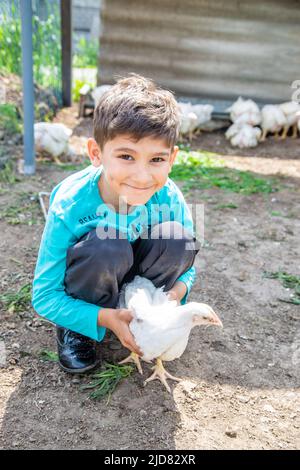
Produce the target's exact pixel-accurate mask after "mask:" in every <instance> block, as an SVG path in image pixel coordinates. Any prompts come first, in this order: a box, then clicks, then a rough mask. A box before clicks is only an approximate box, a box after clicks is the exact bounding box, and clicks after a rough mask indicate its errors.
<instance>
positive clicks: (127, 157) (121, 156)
mask: <svg viewBox="0 0 300 470" xmlns="http://www.w3.org/2000/svg"><path fill="white" fill-rule="evenodd" d="M119 158H122V159H123V160H128V159H129V158H132V156H131V155H119Z"/></svg>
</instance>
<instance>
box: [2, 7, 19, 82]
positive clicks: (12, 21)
mask: <svg viewBox="0 0 300 470" xmlns="http://www.w3.org/2000/svg"><path fill="white" fill-rule="evenodd" d="M0 45H1V46H0V70H6V71H7V72H10V73H15V74H17V75H21V21H20V17H19V15H18V8H17V6H16V3H15V2H14V1H13V2H11V16H7V15H5V14H2V15H0Z"/></svg>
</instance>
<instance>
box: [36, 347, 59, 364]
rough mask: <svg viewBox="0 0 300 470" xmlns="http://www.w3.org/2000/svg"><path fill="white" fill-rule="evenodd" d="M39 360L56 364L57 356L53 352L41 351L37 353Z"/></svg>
mask: <svg viewBox="0 0 300 470" xmlns="http://www.w3.org/2000/svg"><path fill="white" fill-rule="evenodd" d="M39 358H40V359H41V360H42V361H45V362H57V361H58V354H57V353H56V352H53V351H48V350H47V349H43V350H42V351H40V353H39Z"/></svg>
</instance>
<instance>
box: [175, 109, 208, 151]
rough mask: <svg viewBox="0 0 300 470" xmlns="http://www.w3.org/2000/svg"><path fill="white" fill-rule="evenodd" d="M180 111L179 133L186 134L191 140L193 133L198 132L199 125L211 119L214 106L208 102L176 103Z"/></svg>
mask: <svg viewBox="0 0 300 470" xmlns="http://www.w3.org/2000/svg"><path fill="white" fill-rule="evenodd" d="M178 106H179V109H180V113H181V123H180V135H181V136H184V135H188V137H189V141H190V142H191V140H192V138H193V134H194V133H195V134H199V133H200V130H201V126H202V125H203V124H206V123H207V122H209V121H210V120H211V115H212V112H213V110H214V107H213V106H212V105H210V104H195V105H193V104H192V103H182V102H179V103H178Z"/></svg>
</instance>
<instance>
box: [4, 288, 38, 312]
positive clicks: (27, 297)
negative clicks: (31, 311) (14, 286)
mask: <svg viewBox="0 0 300 470" xmlns="http://www.w3.org/2000/svg"><path fill="white" fill-rule="evenodd" d="M0 302H2V303H3V304H4V305H5V307H6V308H7V310H8V312H9V313H14V312H22V311H23V310H27V309H28V308H29V306H30V304H31V283H28V284H24V285H23V286H22V287H21V288H20V289H19V290H18V291H17V292H15V291H10V292H6V293H5V294H1V295H0Z"/></svg>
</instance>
